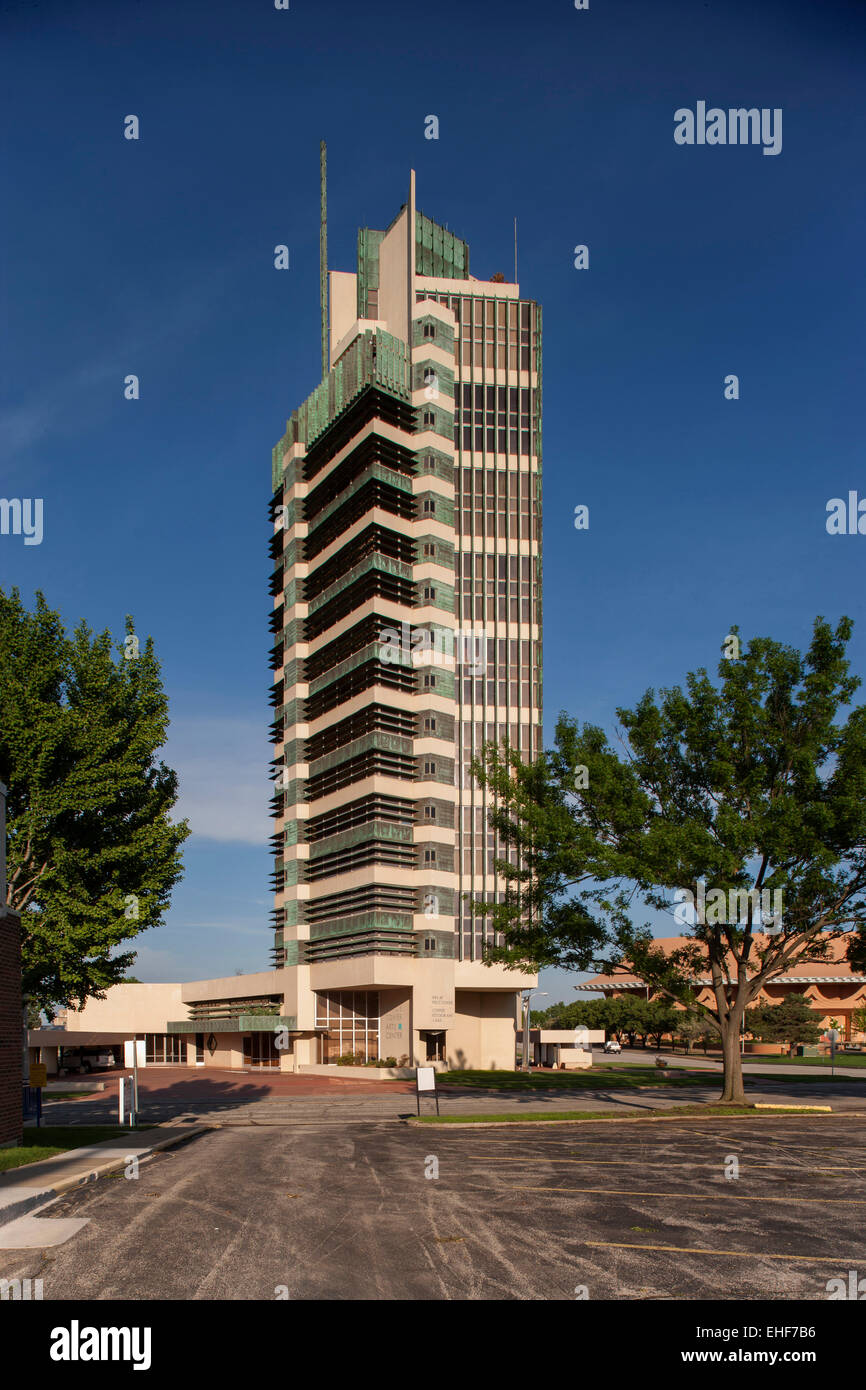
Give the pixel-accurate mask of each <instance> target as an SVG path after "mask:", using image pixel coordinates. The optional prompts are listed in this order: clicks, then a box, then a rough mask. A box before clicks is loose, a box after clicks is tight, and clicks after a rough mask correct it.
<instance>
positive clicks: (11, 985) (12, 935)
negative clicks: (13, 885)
mask: <svg viewBox="0 0 866 1390" xmlns="http://www.w3.org/2000/svg"><path fill="white" fill-rule="evenodd" d="M0 914H2V915H0V1148H4V1147H6V1146H8V1145H10V1144H20V1143H21V1139H22V1125H23V1121H22V1110H21V1099H22V1096H21V1083H22V1056H23V1052H22V1045H23V1033H22V1015H21V923H20V921H19V919H18V918H17V917H16V916H15V914H14V912H10V911H8V909H7V910H6V911H5V912H4V911H3V908H2V906H0Z"/></svg>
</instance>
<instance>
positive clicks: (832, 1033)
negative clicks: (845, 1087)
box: [827, 1028, 839, 1076]
mask: <svg viewBox="0 0 866 1390" xmlns="http://www.w3.org/2000/svg"><path fill="white" fill-rule="evenodd" d="M827 1038H828V1040H829V1043H830V1075H831V1076H835V1075H836V1044H837V1042H838V1041H839V1030H838V1028H828V1029H827Z"/></svg>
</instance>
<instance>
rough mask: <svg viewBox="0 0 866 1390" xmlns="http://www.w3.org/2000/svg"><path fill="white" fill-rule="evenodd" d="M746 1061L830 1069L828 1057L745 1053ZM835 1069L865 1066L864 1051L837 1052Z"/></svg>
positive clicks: (781, 1065) (770, 1064)
mask: <svg viewBox="0 0 866 1390" xmlns="http://www.w3.org/2000/svg"><path fill="white" fill-rule="evenodd" d="M743 1060H744V1061H746V1062H753V1063H755V1064H757V1065H758V1066H761V1067H763V1066H764V1064H765V1063H766V1064H768V1065H769V1066H771V1067H826V1069H827V1071H828V1072H829V1070H830V1058H829V1057H750V1056H749V1054H748V1053H746V1056H745V1058H744V1059H743ZM835 1066H836V1070H837V1071H838V1070H839V1068H840V1067H866V1053H864V1052H837V1053H836V1062H835Z"/></svg>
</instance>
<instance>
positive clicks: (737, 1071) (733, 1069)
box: [721, 1019, 746, 1105]
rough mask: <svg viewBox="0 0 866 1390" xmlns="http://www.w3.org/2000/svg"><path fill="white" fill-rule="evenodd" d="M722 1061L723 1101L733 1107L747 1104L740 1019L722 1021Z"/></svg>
mask: <svg viewBox="0 0 866 1390" xmlns="http://www.w3.org/2000/svg"><path fill="white" fill-rule="evenodd" d="M722 1060H723V1063H724V1085H723V1088H722V1095H721V1099H722V1100H723V1101H728V1102H730V1103H731V1104H733V1105H745V1104H746V1092H745V1088H744V1085H743V1059H742V1057H741V1056H740V1026H739V1020H738V1019H728V1020H727V1021H725V1020H724V1019H723V1020H722Z"/></svg>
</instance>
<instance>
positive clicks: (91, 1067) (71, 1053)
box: [58, 1047, 117, 1075]
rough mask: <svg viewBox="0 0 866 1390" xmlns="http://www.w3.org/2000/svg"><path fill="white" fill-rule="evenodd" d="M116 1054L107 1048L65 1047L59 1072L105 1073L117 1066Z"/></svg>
mask: <svg viewBox="0 0 866 1390" xmlns="http://www.w3.org/2000/svg"><path fill="white" fill-rule="evenodd" d="M116 1065H117V1064H116V1062H115V1060H114V1053H113V1052H112V1051H111V1049H110V1048H107V1047H64V1049H63V1054H62V1056H61V1058H60V1064H59V1067H58V1071H59V1072H60V1073H61V1075H62V1074H63V1073H64V1072H66V1073H69V1072H76V1071H77V1072H85V1073H86V1072H91V1071H105V1070H107V1069H108V1068H110V1067H114V1066H116Z"/></svg>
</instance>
